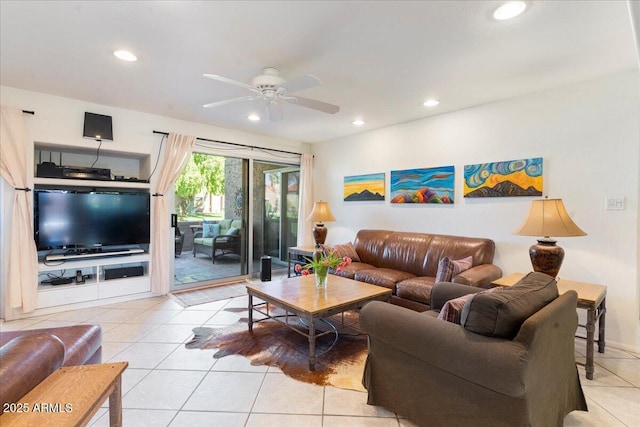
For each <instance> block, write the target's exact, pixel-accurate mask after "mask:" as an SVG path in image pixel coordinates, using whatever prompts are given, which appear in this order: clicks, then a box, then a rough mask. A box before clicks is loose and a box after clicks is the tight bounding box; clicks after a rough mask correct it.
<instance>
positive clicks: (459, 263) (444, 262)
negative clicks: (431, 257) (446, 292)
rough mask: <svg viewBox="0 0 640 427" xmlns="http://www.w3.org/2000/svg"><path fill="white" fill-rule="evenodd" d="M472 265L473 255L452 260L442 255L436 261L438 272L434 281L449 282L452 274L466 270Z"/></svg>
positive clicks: (455, 274)
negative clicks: (438, 260)
mask: <svg viewBox="0 0 640 427" xmlns="http://www.w3.org/2000/svg"><path fill="white" fill-rule="evenodd" d="M472 265H473V257H470V256H468V257H466V258H463V259H458V260H454V259H451V258H449V257H446V256H445V257H442V259H440V262H438V272H437V273H436V282H450V281H451V279H453V277H454V276H457V275H458V274H460V273H462V272H463V271H465V270H468V269H470V268H471V266H472Z"/></svg>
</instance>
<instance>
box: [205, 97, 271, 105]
mask: <svg viewBox="0 0 640 427" xmlns="http://www.w3.org/2000/svg"><path fill="white" fill-rule="evenodd" d="M256 98H259V96H241V97H240V98H233V99H225V100H224V101H217V102H212V103H210V104H204V105H203V107H204V108H211V107H219V106H220V105H226V104H232V103H234V102H238V101H253V100H254V99H256Z"/></svg>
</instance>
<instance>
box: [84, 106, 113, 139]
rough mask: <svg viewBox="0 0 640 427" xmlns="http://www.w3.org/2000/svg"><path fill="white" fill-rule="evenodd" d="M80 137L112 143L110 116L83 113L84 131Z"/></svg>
mask: <svg viewBox="0 0 640 427" xmlns="http://www.w3.org/2000/svg"><path fill="white" fill-rule="evenodd" d="M82 136H84V137H85V138H91V139H96V140H105V139H106V140H108V141H113V125H112V122H111V116H104V115H102V114H95V113H84V131H83V133H82Z"/></svg>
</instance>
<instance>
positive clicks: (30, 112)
mask: <svg viewBox="0 0 640 427" xmlns="http://www.w3.org/2000/svg"><path fill="white" fill-rule="evenodd" d="M22 112H23V113H25V114H31V115H32V116H35V115H36V113H35V111H29V110H22Z"/></svg>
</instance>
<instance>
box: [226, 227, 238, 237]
mask: <svg viewBox="0 0 640 427" xmlns="http://www.w3.org/2000/svg"><path fill="white" fill-rule="evenodd" d="M238 233H240V229H239V228H238V227H229V229H228V230H227V235H228V236H235V235H236V234H238Z"/></svg>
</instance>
